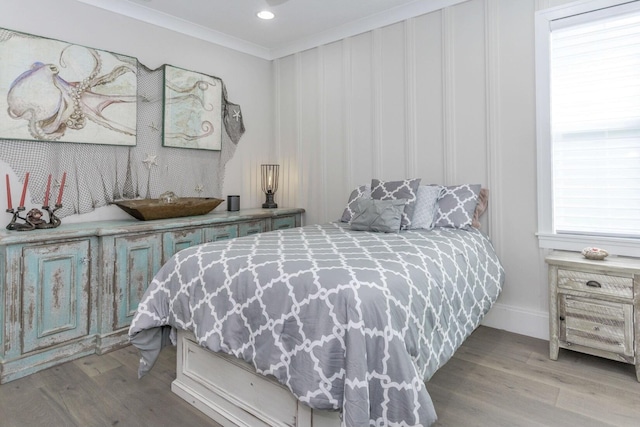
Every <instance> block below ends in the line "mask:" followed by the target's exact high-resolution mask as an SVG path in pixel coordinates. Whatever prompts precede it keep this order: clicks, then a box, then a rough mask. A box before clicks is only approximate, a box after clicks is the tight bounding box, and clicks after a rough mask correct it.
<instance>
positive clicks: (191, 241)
mask: <svg viewBox="0 0 640 427" xmlns="http://www.w3.org/2000/svg"><path fill="white" fill-rule="evenodd" d="M201 243H202V230H201V229H193V228H192V229H189V230H178V231H168V232H166V233H164V235H163V237H162V251H163V254H162V262H167V261H169V259H170V258H171V257H172V256H173V255H175V254H177V253H178V252H180V251H181V250H183V249H187V248H189V247H191V246H195V245H199V244H201Z"/></svg>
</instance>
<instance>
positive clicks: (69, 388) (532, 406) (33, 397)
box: [0, 327, 640, 427]
mask: <svg viewBox="0 0 640 427" xmlns="http://www.w3.org/2000/svg"><path fill="white" fill-rule="evenodd" d="M174 364H175V349H173V348H171V349H165V350H164V351H163V352H162V354H161V357H160V360H159V361H158V363H157V364H156V366H155V367H154V368H153V370H152V371H151V374H149V375H148V376H146V377H144V378H143V379H141V380H138V379H137V378H136V369H137V365H138V354H137V352H136V350H135V349H134V348H132V347H127V348H124V349H121V350H118V351H115V352H112V353H109V354H106V355H102V356H89V357H85V358H83V359H79V360H76V361H74V362H69V363H66V364H64V365H60V366H58V367H55V368H51V369H48V370H45V371H42V372H39V373H37V374H34V375H31V376H29V377H26V378H23V379H20V380H16V381H13V382H10V383H8V384H3V385H0V426H2V427H14V426H15V427H38V426H47V427H59V426H70V427H71V426H78V427H89V426H118V427H129V426H142V427H147V426H149V427H152V426H153V427H163V426H172V427H173V426H185V427H186V426H188V427H197V426H218V425H217V424H216V423H214V422H213V421H210V420H209V419H207V418H206V417H204V416H203V415H201V414H200V412H199V411H197V410H196V409H194V408H193V407H191V406H190V405H189V404H187V403H186V402H184V401H182V400H181V399H180V398H179V397H177V396H175V395H174V394H173V393H171V391H170V383H171V381H172V380H173V378H174V376H175V366H174ZM427 389H428V390H429V393H430V394H431V397H432V398H433V401H434V404H435V407H436V411H437V413H438V415H439V417H440V418H439V420H438V422H437V424H436V425H437V426H456V427H458V426H491V427H493V426H509V427H517V426H536V427H538V426H571V427H573V426H581V427H590V426H594V427H595V426H598V427H602V426H620V427H622V426H640V383H638V382H637V381H636V379H635V372H634V369H633V367H632V366H631V365H626V364H623V363H618V362H613V361H609V360H604V359H599V358H596V357H592V356H588V355H582V354H579V353H574V352H570V351H567V350H560V357H559V359H558V361H552V360H549V358H548V343H547V342H546V341H541V340H537V339H534V338H529V337H524V336H521V335H516V334H512V333H508V332H504V331H499V330H496V329H491V328H485V327H480V328H478V330H476V331H475V332H474V333H473V334H472V335H471V337H469V339H467V341H466V342H465V343H464V345H463V346H462V347H461V348H460V349H459V350H458V352H457V353H456V354H455V356H454V357H453V358H452V359H451V360H450V361H449V362H448V363H447V364H446V365H445V366H444V367H443V368H441V369H440V371H438V373H436V375H435V376H434V377H433V378H432V379H431V381H429V383H428V384H427Z"/></svg>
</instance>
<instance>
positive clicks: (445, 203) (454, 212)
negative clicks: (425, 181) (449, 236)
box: [434, 184, 480, 228]
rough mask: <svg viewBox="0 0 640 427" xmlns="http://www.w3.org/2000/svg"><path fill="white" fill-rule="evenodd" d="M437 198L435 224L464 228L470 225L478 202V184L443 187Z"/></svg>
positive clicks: (437, 225)
mask: <svg viewBox="0 0 640 427" xmlns="http://www.w3.org/2000/svg"><path fill="white" fill-rule="evenodd" d="M443 188H444V191H443V193H442V195H441V196H440V198H439V199H438V211H437V212H436V219H435V221H434V222H435V226H436V227H450V228H465V227H468V226H470V225H471V222H472V221H473V213H474V211H475V210H476V205H477V204H478V195H479V194H480V185H479V184H464V185H454V186H450V187H443Z"/></svg>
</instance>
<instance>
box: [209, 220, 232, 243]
mask: <svg viewBox="0 0 640 427" xmlns="http://www.w3.org/2000/svg"><path fill="white" fill-rule="evenodd" d="M204 236H205V237H204V240H205V242H207V243H208V242H217V241H218V240H229V239H233V238H234V237H238V226H237V225H235V224H231V225H221V226H218V227H210V228H207V229H205V230H204Z"/></svg>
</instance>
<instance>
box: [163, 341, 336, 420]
mask: <svg viewBox="0 0 640 427" xmlns="http://www.w3.org/2000/svg"><path fill="white" fill-rule="evenodd" d="M177 353H178V357H177V366H176V379H175V380H174V381H173V383H172V384H171V390H172V391H173V392H174V393H175V394H177V395H178V396H180V397H181V398H183V399H184V400H186V401H187V402H189V403H190V404H192V405H193V406H195V407H196V408H198V409H199V410H200V411H202V412H203V413H205V414H206V415H207V416H209V417H210V418H212V419H213V420H215V421H216V422H218V423H220V424H222V425H223V426H225V427H228V426H234V427H235V426H242V427H245V426H246V427H258V426H260V427H267V426H268V427H276V426H278V427H285V426H288V427H311V426H313V427H339V426H340V418H339V416H338V413H337V412H327V411H318V410H313V409H311V408H309V407H308V406H306V405H304V404H302V403H300V402H299V401H298V400H297V399H296V398H295V397H294V396H293V395H292V394H291V393H290V392H289V390H288V389H287V388H285V387H283V386H282V385H280V384H279V383H278V382H277V381H275V380H274V379H271V378H268V377H265V376H263V375H260V374H257V373H256V372H255V370H254V369H253V367H252V366H250V365H249V364H248V363H246V362H244V361H242V360H239V359H236V358H234V357H232V356H227V355H225V354H220V353H214V352H212V351H209V350H207V349H205V348H203V347H201V346H199V345H198V343H196V342H195V341H194V338H193V335H192V334H191V333H190V332H185V331H178V352H177Z"/></svg>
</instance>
